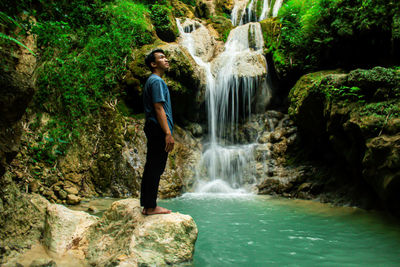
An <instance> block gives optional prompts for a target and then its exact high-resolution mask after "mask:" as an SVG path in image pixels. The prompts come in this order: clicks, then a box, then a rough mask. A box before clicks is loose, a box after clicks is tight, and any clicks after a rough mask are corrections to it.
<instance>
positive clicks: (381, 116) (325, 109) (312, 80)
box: [289, 67, 400, 213]
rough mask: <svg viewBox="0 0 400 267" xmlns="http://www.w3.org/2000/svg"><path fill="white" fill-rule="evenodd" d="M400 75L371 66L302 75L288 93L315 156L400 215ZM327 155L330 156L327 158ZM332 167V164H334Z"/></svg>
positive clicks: (292, 113) (292, 110)
mask: <svg viewBox="0 0 400 267" xmlns="http://www.w3.org/2000/svg"><path fill="white" fill-rule="evenodd" d="M399 97H400V73H399V71H396V70H393V69H386V68H382V67H375V68H373V69H370V70H363V69H357V70H353V71H351V72H349V73H341V72H337V71H336V72H335V71H334V72H319V73H313V74H308V75H305V76H303V77H302V78H301V79H300V80H299V81H298V82H297V84H296V85H295V87H294V88H293V89H292V90H291V92H290V95H289V100H290V102H291V104H290V107H289V114H290V115H291V116H292V118H293V119H294V120H295V122H296V124H297V125H298V127H299V132H300V134H301V136H302V138H303V140H304V142H305V144H307V149H309V150H311V151H312V153H313V154H314V157H315V156H316V157H319V156H318V155H326V156H327V157H328V156H329V157H331V164H332V165H333V166H336V167H339V168H341V169H343V170H345V171H344V172H343V173H344V175H345V176H349V177H353V178H352V179H350V180H349V181H348V182H350V184H353V185H355V184H357V183H358V184H359V185H360V189H361V190H364V189H362V187H361V183H362V182H365V183H367V184H368V185H369V186H370V187H371V188H373V189H374V191H375V194H376V195H377V196H379V198H380V200H381V201H382V202H383V203H384V205H385V206H386V207H387V208H388V209H390V210H392V211H394V212H396V213H399V211H400V210H399V205H398V203H399V195H398V194H397V193H396V192H398V190H399V189H400V188H399V179H398V177H399V168H400V165H399V164H400V161H399V160H400V158H399V155H400V150H399V148H400V147H399V143H398V140H399V130H400V128H399V127H400V118H399V116H400V101H399ZM329 154H330V155H329ZM335 164H336V165H335Z"/></svg>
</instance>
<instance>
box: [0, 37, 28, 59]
mask: <svg viewBox="0 0 400 267" xmlns="http://www.w3.org/2000/svg"><path fill="white" fill-rule="evenodd" d="M0 38H2V39H5V40H8V41H12V42H14V43H16V44H19V45H20V46H22V47H24V48H26V49H27V50H28V51H29V52H30V53H31V54H32V55H34V56H36V54H35V53H34V52H33V51H32V50H30V49H29V48H28V47H27V46H26V45H24V44H23V43H21V42H20V41H18V40H17V39H15V38H13V37H11V36H8V35H6V34H4V33H2V32H0Z"/></svg>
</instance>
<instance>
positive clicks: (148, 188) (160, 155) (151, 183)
mask: <svg viewBox="0 0 400 267" xmlns="http://www.w3.org/2000/svg"><path fill="white" fill-rule="evenodd" d="M144 132H145V134H146V137H147V156H146V165H145V166H144V171H143V177H142V186H141V189H140V205H141V206H143V207H144V208H146V209H147V208H155V207H156V206H157V193H158V185H159V183H160V176H161V174H162V173H163V172H164V169H165V164H166V162H167V158H168V153H167V152H165V133H164V132H163V131H162V129H161V127H160V125H159V124H156V123H155V122H153V121H147V122H146V124H145V126H144Z"/></svg>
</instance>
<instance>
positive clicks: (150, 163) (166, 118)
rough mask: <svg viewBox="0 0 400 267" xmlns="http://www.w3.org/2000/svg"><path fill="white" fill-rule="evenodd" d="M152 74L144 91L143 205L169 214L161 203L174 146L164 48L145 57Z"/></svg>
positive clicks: (146, 211) (149, 211) (147, 210)
mask: <svg viewBox="0 0 400 267" xmlns="http://www.w3.org/2000/svg"><path fill="white" fill-rule="evenodd" d="M145 62H146V65H147V66H148V67H149V68H150V70H151V72H152V74H151V75H150V77H149V78H148V79H147V81H146V84H145V86H144V91H143V104H144V110H145V113H146V123H145V126H144V132H145V134H146V137H147V157H146V165H145V166H144V172H143V177H142V185H141V192H140V205H141V206H143V211H142V213H143V214H144V215H152V214H167V213H171V211H170V210H168V209H165V208H163V207H160V206H157V193H158V185H159V182H160V176H161V174H162V173H163V172H164V169H165V164H166V162H167V157H168V152H171V151H172V149H173V148H174V143H175V141H174V138H173V137H172V131H173V127H174V123H173V119H172V109H171V99H170V96H169V91H168V87H167V84H166V83H165V82H164V80H163V79H162V78H161V77H162V76H163V75H164V73H165V71H166V70H168V68H169V63H168V59H167V58H166V56H165V53H164V51H163V50H161V49H156V50H153V51H152V52H151V53H150V54H148V55H147V57H146V59H145Z"/></svg>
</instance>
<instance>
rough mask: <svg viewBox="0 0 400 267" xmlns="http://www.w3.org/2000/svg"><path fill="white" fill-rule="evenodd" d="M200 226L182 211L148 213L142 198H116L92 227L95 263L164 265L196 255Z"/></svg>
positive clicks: (90, 242)
mask: <svg viewBox="0 0 400 267" xmlns="http://www.w3.org/2000/svg"><path fill="white" fill-rule="evenodd" d="M196 239H197V227H196V224H195V222H194V221H193V219H192V217H190V216H189V215H183V214H179V213H171V214H164V215H152V216H144V215H142V214H141V207H140V204H139V201H138V200H136V199H124V200H120V201H116V202H114V203H113V204H112V206H111V208H110V209H108V210H107V211H106V212H105V213H104V215H103V217H102V218H101V219H100V221H99V222H98V223H96V224H94V225H93V226H92V227H91V228H90V229H89V231H88V235H87V240H88V249H87V252H86V254H87V259H88V261H89V263H90V264H91V265H98V266H103V265H105V264H119V266H138V265H139V266H151V265H155V266H164V265H175V264H179V263H185V262H188V261H190V260H191V259H192V258H193V253H194V244H195V242H196Z"/></svg>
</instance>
